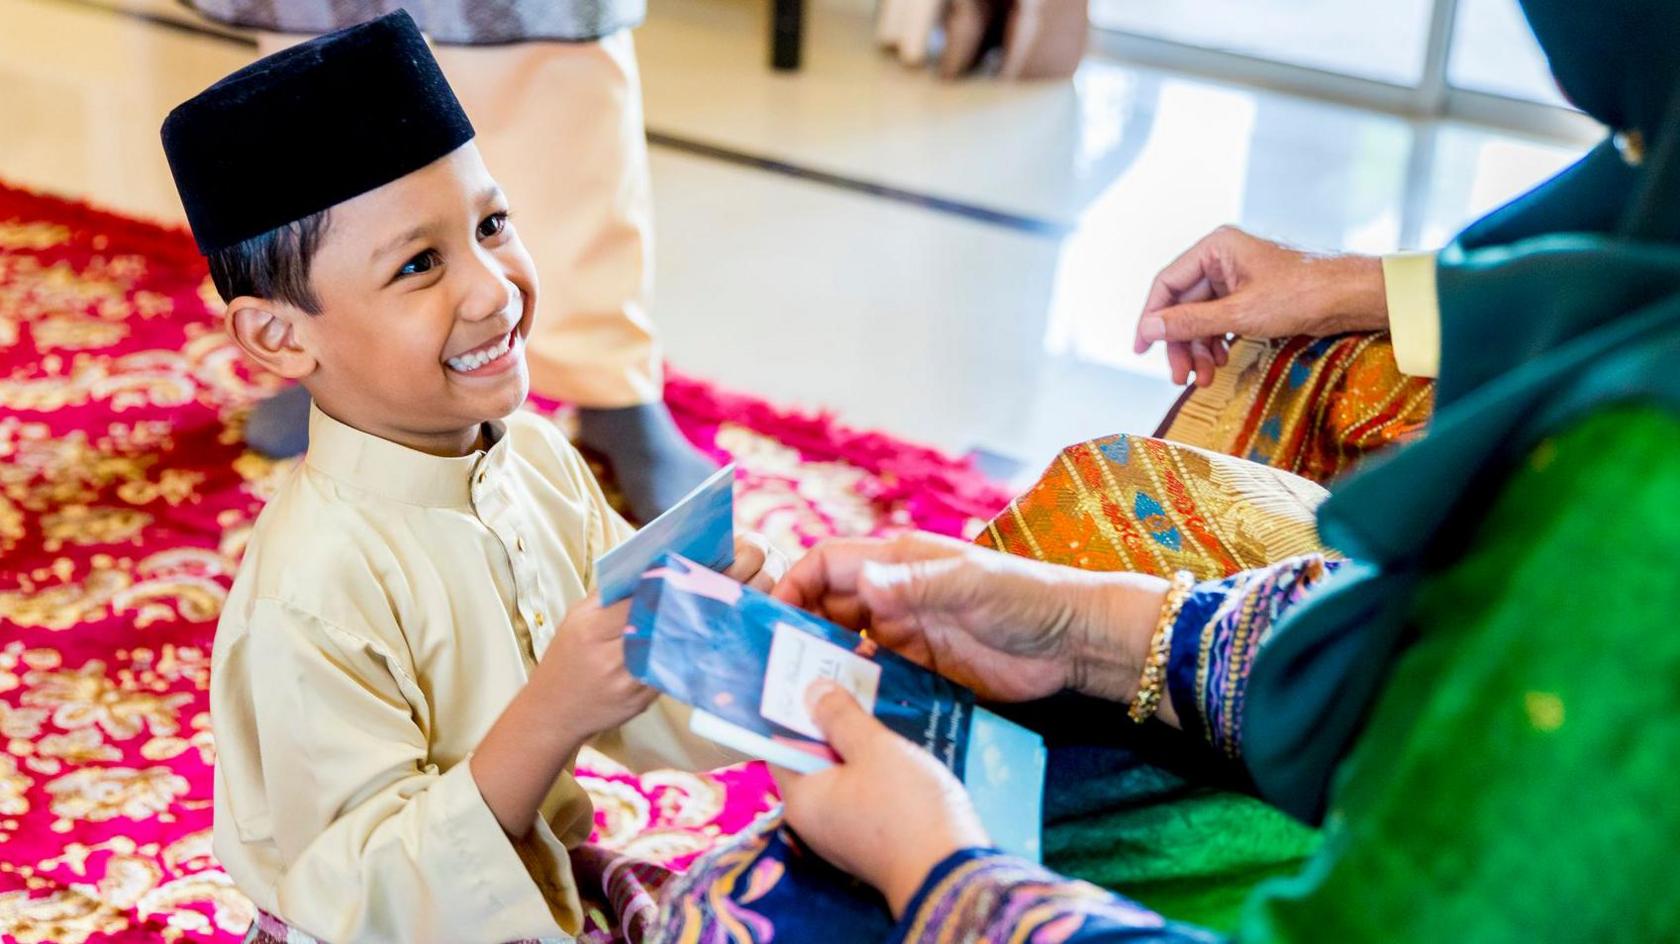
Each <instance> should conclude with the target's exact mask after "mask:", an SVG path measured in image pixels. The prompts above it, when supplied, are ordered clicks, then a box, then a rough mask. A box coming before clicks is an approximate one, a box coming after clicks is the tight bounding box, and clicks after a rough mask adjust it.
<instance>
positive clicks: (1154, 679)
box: [1126, 570, 1196, 724]
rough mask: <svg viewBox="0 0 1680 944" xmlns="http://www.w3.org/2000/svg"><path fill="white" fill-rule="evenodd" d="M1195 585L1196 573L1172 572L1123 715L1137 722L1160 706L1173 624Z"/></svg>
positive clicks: (1164, 687)
mask: <svg viewBox="0 0 1680 944" xmlns="http://www.w3.org/2000/svg"><path fill="white" fill-rule="evenodd" d="M1195 586H1196V576H1195V575H1194V574H1192V573H1190V571H1188V570H1181V571H1179V572H1178V573H1176V574H1173V578H1172V586H1171V587H1170V588H1168V590H1167V600H1166V602H1165V603H1163V604H1161V618H1160V619H1159V620H1158V621H1156V623H1155V634H1154V635H1152V636H1150V637H1149V655H1148V656H1146V657H1145V658H1144V661H1143V677H1142V678H1140V679H1139V680H1138V690H1137V696H1136V697H1134V698H1133V699H1132V704H1131V707H1129V708H1127V709H1126V716H1127V717H1129V718H1131V719H1132V720H1133V721H1135V722H1137V723H1138V724H1142V723H1144V722H1145V721H1148V720H1149V719H1150V718H1153V717H1155V711H1156V709H1158V708H1160V707H1161V696H1162V694H1163V693H1164V692H1165V691H1166V688H1167V657H1168V656H1169V655H1171V654H1172V631H1173V624H1174V623H1176V622H1178V612H1179V611H1180V610H1182V609H1184V601H1185V600H1187V599H1189V597H1190V591H1191V590H1192V589H1194V588H1195Z"/></svg>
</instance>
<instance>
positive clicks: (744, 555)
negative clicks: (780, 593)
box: [723, 531, 788, 593]
mask: <svg viewBox="0 0 1680 944" xmlns="http://www.w3.org/2000/svg"><path fill="white" fill-rule="evenodd" d="M787 571H788V562H787V557H786V556H785V555H784V554H782V552H781V551H778V550H776V548H775V546H774V545H772V544H771V543H770V540H769V539H768V538H766V537H765V536H764V535H762V534H758V533H756V532H752V531H749V532H747V533H746V534H738V535H736V536H735V563H733V564H730V565H729V569H728V570H725V571H724V572H723V575H724V576H725V577H729V578H730V579H732V580H736V581H739V582H740V583H744V584H746V585H747V586H749V587H751V588H753V589H754V590H758V591H761V592H764V593H769V592H770V589H771V588H772V587H774V586H775V585H776V581H778V580H781V579H782V576H783V575H784V574H786V573H787Z"/></svg>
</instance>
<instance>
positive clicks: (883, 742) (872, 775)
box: [773, 680, 990, 916]
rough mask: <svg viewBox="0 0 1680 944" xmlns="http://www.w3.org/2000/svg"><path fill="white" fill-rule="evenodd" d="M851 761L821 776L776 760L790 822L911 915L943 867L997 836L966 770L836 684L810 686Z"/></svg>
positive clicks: (831, 734)
mask: <svg viewBox="0 0 1680 944" xmlns="http://www.w3.org/2000/svg"><path fill="white" fill-rule="evenodd" d="M806 697H807V699H808V700H809V704H810V711H811V719H812V720H813V721H815V722H816V725H817V727H818V728H819V729H820V730H821V731H822V733H823V738H824V739H825V740H827V741H828V743H829V746H830V747H832V748H834V752H835V753H837V754H839V755H840V757H841V762H840V763H838V764H836V765H835V766H833V767H830V768H829V769H827V770H823V771H820V772H818V773H814V774H796V773H793V772H791V771H786V770H781V769H779V768H774V769H773V773H774V774H775V777H776V783H777V785H778V786H779V787H781V791H782V802H783V804H784V812H785V814H786V817H787V822H788V825H790V826H792V827H793V830H794V832H796V833H798V834H799V837H800V838H801V839H802V840H804V841H805V843H806V844H807V845H809V846H810V847H811V849H812V850H813V851H815V852H816V853H817V854H818V855H820V856H822V857H823V858H824V859H827V860H828V861H830V862H832V863H834V864H835V865H836V866H838V867H839V868H841V869H843V870H845V871H846V872H848V873H850V874H852V875H855V876H857V877H858V878H860V879H863V880H864V881H865V882H868V883H869V884H870V885H872V886H874V887H875V889H876V890H878V891H879V892H880V893H881V894H882V895H884V896H886V899H887V904H888V905H890V906H891V907H892V911H893V915H894V916H897V915H901V914H903V913H904V909H905V907H906V906H907V905H908V904H909V903H910V899H911V898H912V897H914V896H915V894H916V889H917V888H919V887H921V884H922V882H923V880H925V879H926V878H927V875H928V873H929V872H932V871H933V867H934V866H936V865H938V864H939V863H940V861H941V860H943V859H944V858H945V857H947V856H949V855H950V854H951V853H953V852H957V851H959V850H962V849H968V848H973V847H976V846H986V845H989V844H990V840H989V839H988V838H987V837H986V831H985V829H983V828H982V827H981V826H980V820H979V817H977V816H976V815H975V813H974V807H973V805H972V804H971V803H970V802H969V799H968V794H967V792H965V791H964V790H963V786H962V784H961V783H959V782H957V778H956V777H954V776H952V775H951V772H950V771H949V770H946V769H945V766H944V765H943V764H941V763H939V761H937V760H935V759H934V757H933V755H932V754H929V753H928V752H927V751H925V750H922V749H921V748H920V747H917V746H916V745H914V744H911V743H910V742H909V741H906V740H905V739H904V738H901V737H899V736H898V735H897V734H894V733H893V732H892V731H890V730H888V729H887V728H886V726H885V725H883V724H881V722H879V721H877V720H876V719H875V718H874V716H873V715H870V714H869V713H868V712H866V711H864V710H863V708H862V707H861V706H859V705H858V703H857V702H856V701H855V700H853V698H852V696H851V695H849V694H847V692H846V691H845V690H844V689H842V688H840V687H839V686H838V685H835V684H834V683H833V682H829V681H826V680H824V681H820V682H817V683H815V684H813V685H812V686H811V689H810V691H809V692H807V694H806Z"/></svg>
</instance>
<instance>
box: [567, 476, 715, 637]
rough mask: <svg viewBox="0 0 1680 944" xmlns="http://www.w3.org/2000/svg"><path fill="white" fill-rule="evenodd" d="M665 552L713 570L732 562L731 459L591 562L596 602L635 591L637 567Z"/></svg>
mask: <svg viewBox="0 0 1680 944" xmlns="http://www.w3.org/2000/svg"><path fill="white" fill-rule="evenodd" d="M666 552H673V553H677V554H681V555H682V556H684V557H686V558H688V559H689V560H691V561H696V562H698V563H701V564H704V565H705V566H707V567H710V568H711V569H713V570H718V571H722V570H727V569H728V568H729V565H730V564H733V563H735V465H734V463H730V464H729V465H726V466H724V467H723V468H721V469H719V470H717V471H716V472H713V473H712V474H711V475H710V476H708V477H707V479H706V481H704V482H701V483H700V484H699V485H697V486H695V487H694V490H693V491H691V492H689V493H688V494H687V495H685V496H683V499H682V501H679V502H677V503H676V504H675V505H672V506H671V507H670V508H669V509H667V510H666V512H665V513H664V514H662V515H660V516H659V517H657V518H655V519H653V520H652V521H650V522H648V523H647V524H646V525H645V526H644V527H643V528H642V529H641V530H640V531H637V532H636V533H635V534H633V535H631V536H630V539H629V540H627V541H625V542H624V543H623V544H620V545H618V546H617V547H615V548H613V549H612V550H610V551H608V552H606V553H605V554H602V555H601V557H600V559H599V560H597V561H596V562H595V585H596V587H597V588H598V589H599V590H600V591H601V605H602V606H611V605H612V604H614V603H617V602H618V601H620V600H625V599H629V597H630V595H631V594H632V593H635V592H636V582H637V581H638V580H641V579H642V572H643V571H645V570H647V569H648V568H649V567H652V566H653V564H654V562H655V561H657V560H659V558H660V556H661V555H663V554H665V553H666Z"/></svg>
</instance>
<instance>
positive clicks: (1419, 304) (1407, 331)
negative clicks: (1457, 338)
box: [1382, 252, 1441, 377]
mask: <svg viewBox="0 0 1680 944" xmlns="http://www.w3.org/2000/svg"><path fill="white" fill-rule="evenodd" d="M1382 267H1383V291H1384V292H1385V293H1386V294H1387V296H1388V330H1389V333H1390V334H1391V335H1392V336H1393V338H1394V362H1395V363H1396V364H1397V365H1399V367H1400V372H1401V373H1404V374H1409V375H1411V376H1413V377H1434V376H1435V375H1436V374H1438V373H1440V371H1441V302H1440V299H1439V297H1438V296H1437V295H1436V294H1435V253H1433V252H1402V253H1396V254H1394V255H1392V256H1384V257H1383V261H1382Z"/></svg>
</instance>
